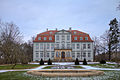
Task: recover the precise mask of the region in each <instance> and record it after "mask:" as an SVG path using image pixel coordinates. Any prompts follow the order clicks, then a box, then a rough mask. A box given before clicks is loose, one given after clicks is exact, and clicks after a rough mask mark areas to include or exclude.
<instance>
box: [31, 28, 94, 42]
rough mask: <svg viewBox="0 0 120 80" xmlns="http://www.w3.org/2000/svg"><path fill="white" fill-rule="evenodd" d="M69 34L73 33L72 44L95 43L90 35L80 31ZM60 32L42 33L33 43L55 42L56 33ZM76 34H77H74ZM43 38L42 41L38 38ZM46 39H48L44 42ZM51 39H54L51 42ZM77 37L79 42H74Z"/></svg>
mask: <svg viewBox="0 0 120 80" xmlns="http://www.w3.org/2000/svg"><path fill="white" fill-rule="evenodd" d="M67 31H68V32H71V37H72V39H71V40H72V42H93V40H92V39H91V38H90V36H89V34H87V33H84V32H81V31H78V30H67ZM56 32H58V31H57V30H49V31H46V32H42V33H40V34H37V37H36V38H35V40H34V41H33V42H55V33H56ZM74 32H76V33H74ZM39 37H41V40H38V38H39ZM44 37H46V38H47V39H46V40H44ZM49 37H51V38H52V40H49ZM75 37H77V40H74V38H75ZM80 37H83V40H80ZM85 37H88V40H85Z"/></svg>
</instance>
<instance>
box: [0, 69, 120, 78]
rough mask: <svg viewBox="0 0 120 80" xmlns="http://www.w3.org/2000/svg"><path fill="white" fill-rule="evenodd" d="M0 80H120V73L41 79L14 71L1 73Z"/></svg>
mask: <svg viewBox="0 0 120 80" xmlns="http://www.w3.org/2000/svg"><path fill="white" fill-rule="evenodd" d="M0 80H120V71H105V72H104V75H101V76H91V77H41V76H33V75H29V74H27V73H26V71H13V72H4V73H0Z"/></svg>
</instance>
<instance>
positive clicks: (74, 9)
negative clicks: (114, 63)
mask: <svg viewBox="0 0 120 80" xmlns="http://www.w3.org/2000/svg"><path fill="white" fill-rule="evenodd" d="M119 2H120V0H0V18H1V19H2V21H7V22H11V21H12V22H14V23H15V24H17V25H18V26H19V28H20V31H21V32H22V34H23V36H24V40H25V41H27V40H29V39H30V38H31V36H35V35H36V34H38V33H41V32H44V31H46V28H48V29H49V30H54V29H56V28H58V29H59V30H60V29H69V27H72V29H76V30H80V31H83V32H86V33H89V34H90V36H91V37H94V36H100V35H102V34H103V33H104V31H105V30H107V29H108V28H109V25H108V24H109V22H110V20H112V19H114V18H117V19H118V20H120V11H117V10H116V7H117V6H118V3H119Z"/></svg>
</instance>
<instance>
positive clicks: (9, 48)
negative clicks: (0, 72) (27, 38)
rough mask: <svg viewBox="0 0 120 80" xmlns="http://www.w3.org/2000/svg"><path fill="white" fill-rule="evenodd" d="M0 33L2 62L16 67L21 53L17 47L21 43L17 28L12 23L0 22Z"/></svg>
mask: <svg viewBox="0 0 120 80" xmlns="http://www.w3.org/2000/svg"><path fill="white" fill-rule="evenodd" d="M0 31H1V32H0V42H1V45H0V52H1V53H2V54H3V55H2V57H3V59H4V62H5V63H12V64H15V65H16V63H17V62H18V61H19V55H20V53H21V51H20V49H19V47H20V44H21V43H20V42H21V41H22V36H21V33H20V31H19V28H18V27H17V25H15V24H14V23H4V22H2V21H0ZM15 65H14V66H13V67H12V68H14V67H15Z"/></svg>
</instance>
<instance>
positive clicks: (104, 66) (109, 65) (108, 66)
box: [88, 64, 120, 68]
mask: <svg viewBox="0 0 120 80" xmlns="http://www.w3.org/2000/svg"><path fill="white" fill-rule="evenodd" d="M88 65H89V66H93V67H99V68H120V67H116V64H88Z"/></svg>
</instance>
